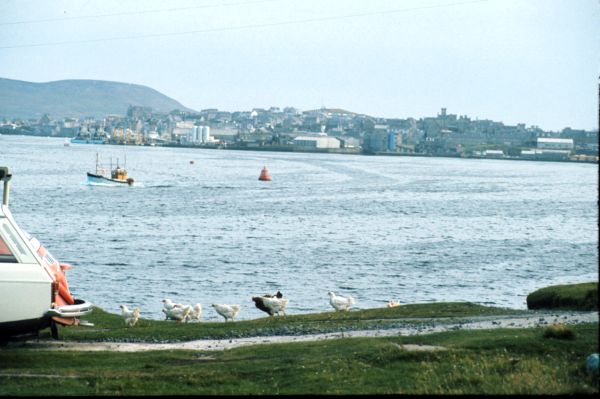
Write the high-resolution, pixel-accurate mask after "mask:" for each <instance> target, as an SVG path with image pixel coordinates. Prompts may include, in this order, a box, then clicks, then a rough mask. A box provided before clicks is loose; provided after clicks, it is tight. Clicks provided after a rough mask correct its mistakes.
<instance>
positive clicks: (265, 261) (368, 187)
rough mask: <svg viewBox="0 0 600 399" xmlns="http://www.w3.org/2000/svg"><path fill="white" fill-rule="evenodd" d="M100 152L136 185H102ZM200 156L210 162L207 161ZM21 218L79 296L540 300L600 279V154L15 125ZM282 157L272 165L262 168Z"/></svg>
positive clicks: (102, 301)
mask: <svg viewBox="0 0 600 399" xmlns="http://www.w3.org/2000/svg"><path fill="white" fill-rule="evenodd" d="M96 152H98V153H99V155H100V159H101V160H105V161H108V160H109V159H110V158H112V160H113V162H116V159H117V158H119V162H120V163H121V164H122V162H123V160H124V158H125V157H126V159H127V169H128V170H129V174H130V176H131V177H133V178H134V179H135V182H136V183H135V185H134V186H133V187H103V186H90V185H88V184H87V183H86V175H85V173H86V171H88V170H89V171H93V169H94V167H95V158H96ZM191 160H193V161H194V164H191V163H190V161H191ZM0 165H6V166H8V167H9V168H10V170H11V172H12V174H13V179H12V181H11V187H12V189H11V198H10V209H11V211H12V213H13V216H14V217H15V219H16V221H17V223H19V225H20V226H21V227H22V228H23V229H25V230H26V231H28V232H29V233H31V234H32V235H34V236H36V237H37V238H38V239H39V240H40V241H41V242H42V243H43V244H44V245H45V246H46V247H47V248H48V249H49V250H50V251H51V252H52V254H53V255H54V256H55V257H56V258H58V259H59V260H60V261H62V262H68V263H71V264H73V265H74V266H75V267H74V268H73V269H72V270H70V271H69V272H68V274H67V276H68V279H69V285H70V286H71V290H72V291H73V292H74V294H75V296H76V297H80V298H84V299H87V300H89V301H91V302H93V303H94V304H96V305H98V306H100V307H102V308H104V309H105V310H108V311H111V312H117V311H118V305H119V304H121V303H124V304H127V305H129V306H139V307H140V308H141V309H142V315H143V317H147V318H155V319H161V318H163V314H162V313H161V311H160V310H161V307H162V303H161V300H162V299H163V298H166V297H168V298H171V299H173V300H174V301H177V302H185V303H198V302H199V303H201V304H202V305H203V307H204V312H203V316H202V318H203V319H205V320H206V319H207V320H217V318H218V317H219V316H217V315H216V313H215V312H214V310H213V309H212V308H211V307H210V304H211V303H240V304H241V305H242V311H241V312H240V315H239V318H240V319H251V318H257V317H263V316H265V315H266V314H265V313H263V312H261V311H259V310H258V309H256V308H254V303H253V302H252V301H251V300H250V297H251V296H253V295H256V294H265V293H273V292H275V291H277V290H281V291H282V292H283V293H284V295H285V296H286V297H288V298H290V305H289V308H288V313H289V314H297V313H305V312H323V311H330V310H332V308H331V307H330V305H329V303H328V296H327V292H328V291H335V292H336V293H338V294H342V295H352V296H354V297H355V298H356V299H357V308H371V307H380V306H385V303H386V302H387V301H388V300H389V299H397V300H399V301H400V302H401V303H417V302H436V301H471V302H476V303H481V304H486V305H494V306H503V307H511V308H519V309H521V308H526V296H527V294H528V293H530V292H532V291H533V290H535V289H537V288H540V287H543V286H547V285H552V284H561V283H576V282H586V281H597V280H598V269H597V267H598V266H597V263H598V209H597V198H598V197H597V193H598V166H597V165H595V164H575V163H558V162H525V161H502V160H475V159H453V158H420V157H384V156H377V157H374V156H352V155H336V154H300V153H278V152H253V151H228V150H198V149H184V148H163V147H134V146H127V147H125V146H109V145H86V144H71V145H70V146H69V147H65V146H64V145H63V139H56V138H34V137H23V136H6V135H3V136H0ZM265 165H266V166H267V167H268V169H269V171H270V174H271V177H272V181H270V182H260V181H258V175H259V174H260V170H261V169H262V167H263V166H265Z"/></svg>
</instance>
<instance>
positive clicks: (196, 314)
mask: <svg viewBox="0 0 600 399" xmlns="http://www.w3.org/2000/svg"><path fill="white" fill-rule="evenodd" d="M201 315H202V305H201V304H199V303H197V304H195V305H194V307H193V308H192V310H191V311H190V313H189V314H188V315H187V318H186V321H188V320H191V319H194V320H198V321H200V316H201Z"/></svg>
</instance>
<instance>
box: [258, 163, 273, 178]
mask: <svg viewBox="0 0 600 399" xmlns="http://www.w3.org/2000/svg"><path fill="white" fill-rule="evenodd" d="M258 180H262V181H270V180H271V176H269V171H268V170H267V167H266V166H263V168H262V170H261V171H260V176H258Z"/></svg>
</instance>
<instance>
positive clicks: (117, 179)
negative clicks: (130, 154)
mask: <svg viewBox="0 0 600 399" xmlns="http://www.w3.org/2000/svg"><path fill="white" fill-rule="evenodd" d="M126 164H127V158H125V165H123V167H120V166H119V158H117V166H116V167H115V168H113V167H112V159H111V161H110V167H109V168H106V167H103V166H101V165H100V163H99V159H98V153H96V172H95V173H92V172H87V181H88V183H90V184H110V185H118V186H120V185H128V186H132V185H133V182H134V180H133V179H132V178H131V177H129V176H128V175H127V169H125V166H126Z"/></svg>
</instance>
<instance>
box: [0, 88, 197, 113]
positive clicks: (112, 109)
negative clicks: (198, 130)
mask: <svg viewBox="0 0 600 399" xmlns="http://www.w3.org/2000/svg"><path fill="white" fill-rule="evenodd" d="M129 105H140V106H147V107H151V108H152V109H153V110H154V111H162V112H170V111H172V110H174V109H178V110H182V111H191V110H190V109H189V108H187V107H185V106H183V105H182V104H181V103H179V102H177V101H176V100H174V99H172V98H170V97H167V96H165V95H164V94H161V93H159V92H158V91H156V90H154V89H151V88H150V87H146V86H141V85H136V84H129V83H120V82H109V81H103V80H59V81H55V82H47V83H33V82H25V81H20V80H12V79H3V78H0V117H2V118H40V117H41V116H43V115H44V114H48V115H49V116H50V117H52V118H56V119H59V118H64V117H72V118H79V117H88V116H89V117H96V118H102V117H104V116H106V115H125V114H126V112H127V108H128V107H129Z"/></svg>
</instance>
